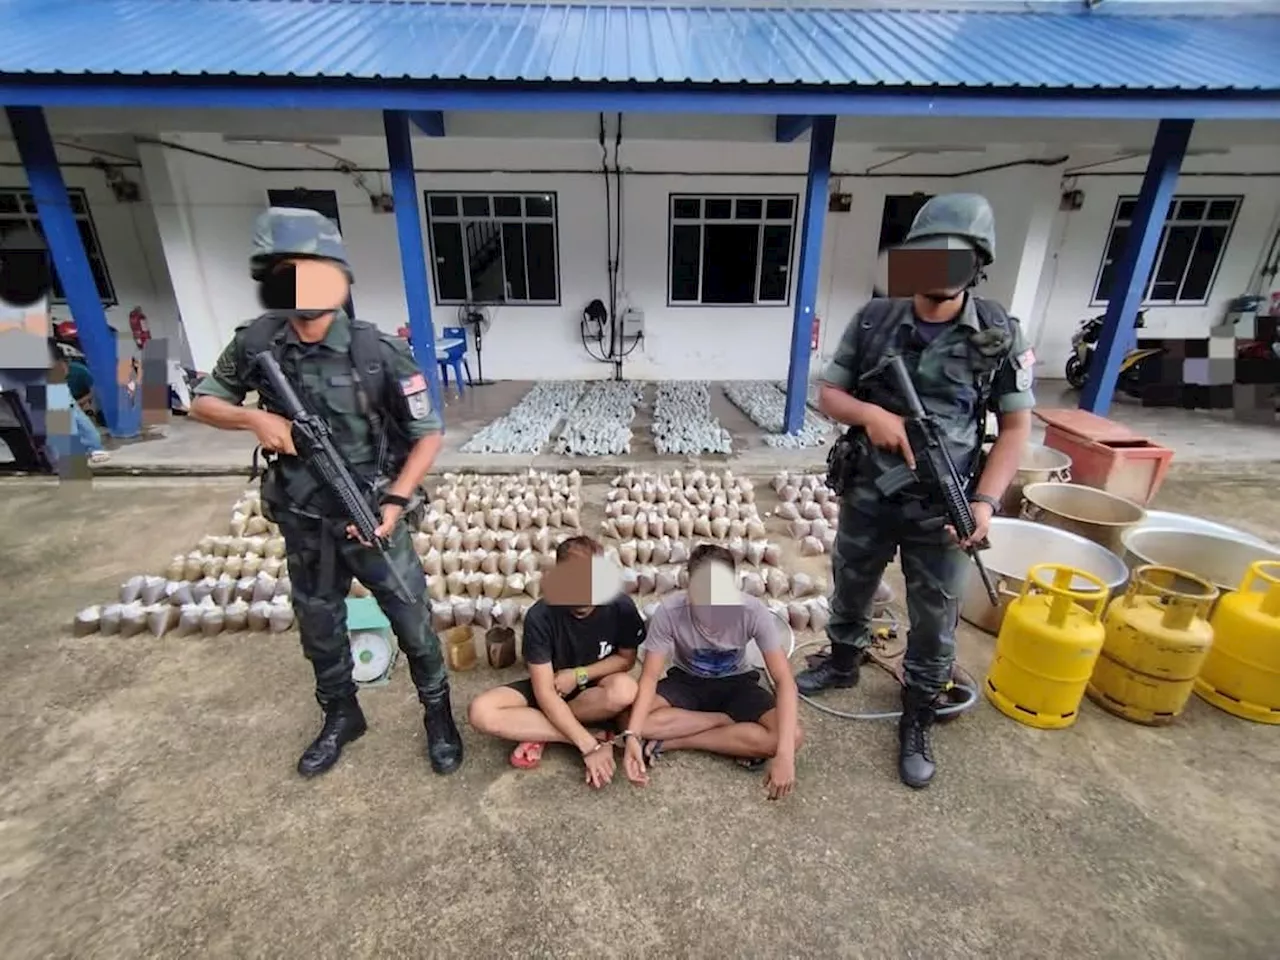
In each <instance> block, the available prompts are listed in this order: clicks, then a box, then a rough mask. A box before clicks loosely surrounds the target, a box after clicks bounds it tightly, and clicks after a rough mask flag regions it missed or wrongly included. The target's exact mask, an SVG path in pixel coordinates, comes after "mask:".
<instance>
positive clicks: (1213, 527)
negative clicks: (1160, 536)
mask: <svg viewBox="0 0 1280 960" xmlns="http://www.w3.org/2000/svg"><path fill="white" fill-rule="evenodd" d="M1156 528H1159V529H1161V530H1184V531H1186V532H1187V533H1207V534H1209V535H1210V536H1213V537H1224V538H1226V539H1227V540H1239V541H1241V542H1243V543H1256V544H1258V545H1259V546H1263V547H1270V546H1272V544H1270V543H1268V542H1267V541H1266V540H1263V539H1262V538H1261V537H1255V536H1254V535H1253V534H1252V533H1245V531H1243V530H1237V529H1236V528H1235V527H1228V526H1227V525H1226V524H1225V523H1214V522H1213V521H1212V520H1202V519H1201V518H1200V517H1193V516H1191V515H1190V514H1187V513H1170V512H1169V511H1167V510H1148V511H1147V518H1146V519H1145V520H1143V521H1142V522H1141V523H1140V524H1138V525H1137V526H1136V527H1134V528H1133V529H1134V530H1148V529H1151V530H1154V529H1156Z"/></svg>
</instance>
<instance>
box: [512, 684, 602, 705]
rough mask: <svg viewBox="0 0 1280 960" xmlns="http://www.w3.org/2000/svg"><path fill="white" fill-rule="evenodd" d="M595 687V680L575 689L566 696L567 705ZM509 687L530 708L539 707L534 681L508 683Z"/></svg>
mask: <svg viewBox="0 0 1280 960" xmlns="http://www.w3.org/2000/svg"><path fill="white" fill-rule="evenodd" d="M595 685H596V682H595V681H594V680H591V681H589V682H588V683H587V685H586V686H585V687H574V688H573V689H572V690H570V691H569V693H568V694H567V695H566V696H565V698H564V702H565V703H569V702H571V701H572V700H573V699H574V698H575V697H577V695H578V694H580V693H581V692H582V691H583V690H590V689H591V688H592V687H594V686H595ZM507 686H508V687H510V688H511V689H512V690H518V691H519V692H520V693H521V694H522V695H523V696H524V702H525V703H527V704H528V705H529V706H531V707H536V706H537V705H538V698H537V697H535V696H534V694H533V681H532V680H530V679H529V678H528V677H525V678H524V679H523V680H516V681H515V682H514V683H508V684H507Z"/></svg>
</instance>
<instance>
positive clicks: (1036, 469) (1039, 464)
mask: <svg viewBox="0 0 1280 960" xmlns="http://www.w3.org/2000/svg"><path fill="white" fill-rule="evenodd" d="M1050 480H1055V481H1058V482H1059V483H1070V482H1071V458H1070V457H1069V456H1067V455H1066V454H1065V453H1063V452H1062V451H1061V450H1055V449H1053V447H1046V446H1045V445H1044V444H1042V443H1029V444H1027V446H1026V449H1024V450H1023V451H1022V457H1021V458H1020V459H1019V460H1018V472H1017V473H1015V474H1014V475H1013V480H1011V481H1010V482H1009V487H1008V489H1007V490H1005V492H1004V496H1003V497H1002V498H1001V512H1003V513H1004V515H1005V516H1008V517H1016V516H1017V515H1018V508H1019V507H1021V506H1022V489H1023V488H1024V487H1026V486H1028V485H1029V484H1032V483H1047V482H1048V481H1050Z"/></svg>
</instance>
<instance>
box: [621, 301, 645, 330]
mask: <svg viewBox="0 0 1280 960" xmlns="http://www.w3.org/2000/svg"><path fill="white" fill-rule="evenodd" d="M622 335H623V336H624V337H643V336H644V311H643V310H637V309H636V308H635V307H627V309H626V310H624V311H622Z"/></svg>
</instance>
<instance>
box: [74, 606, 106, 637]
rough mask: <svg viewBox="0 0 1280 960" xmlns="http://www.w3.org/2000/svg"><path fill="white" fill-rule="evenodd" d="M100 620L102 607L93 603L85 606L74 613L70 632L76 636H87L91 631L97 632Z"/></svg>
mask: <svg viewBox="0 0 1280 960" xmlns="http://www.w3.org/2000/svg"><path fill="white" fill-rule="evenodd" d="M101 622H102V607H100V606H97V605H94V606H92V607H85V608H84V609H83V610H81V611H80V612H79V613H77V614H76V618H75V620H73V621H72V623H71V632H72V633H73V634H74V635H75V636H77V637H84V636H88V635H89V634H91V633H97V632H98V626H99V624H100V623H101Z"/></svg>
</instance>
